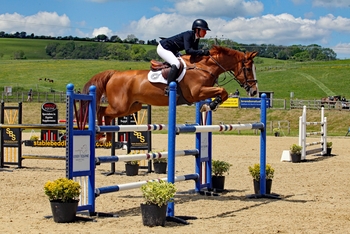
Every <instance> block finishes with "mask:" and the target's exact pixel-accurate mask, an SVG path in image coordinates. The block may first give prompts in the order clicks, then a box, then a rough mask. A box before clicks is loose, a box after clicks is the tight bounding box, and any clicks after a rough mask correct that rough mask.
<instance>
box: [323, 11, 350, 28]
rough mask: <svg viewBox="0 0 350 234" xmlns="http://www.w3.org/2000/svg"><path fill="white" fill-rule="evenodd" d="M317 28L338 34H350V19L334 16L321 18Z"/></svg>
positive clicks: (329, 15)
mask: <svg viewBox="0 0 350 234" xmlns="http://www.w3.org/2000/svg"><path fill="white" fill-rule="evenodd" d="M317 26H318V27H321V28H324V29H329V30H334V31H338V32H348V33H350V19H349V18H344V17H341V16H338V17H335V16H333V15H332V14H328V15H326V16H324V17H320V19H319V20H318V22H317Z"/></svg>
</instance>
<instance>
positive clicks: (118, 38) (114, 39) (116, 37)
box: [110, 35, 123, 43]
mask: <svg viewBox="0 0 350 234" xmlns="http://www.w3.org/2000/svg"><path fill="white" fill-rule="evenodd" d="M110 41H111V42H119V43H122V42H123V41H122V39H120V37H119V36H117V35H114V36H112V37H111V39H110Z"/></svg>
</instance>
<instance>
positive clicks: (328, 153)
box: [327, 148, 332, 156]
mask: <svg viewBox="0 0 350 234" xmlns="http://www.w3.org/2000/svg"><path fill="white" fill-rule="evenodd" d="M327 156H332V148H327Z"/></svg>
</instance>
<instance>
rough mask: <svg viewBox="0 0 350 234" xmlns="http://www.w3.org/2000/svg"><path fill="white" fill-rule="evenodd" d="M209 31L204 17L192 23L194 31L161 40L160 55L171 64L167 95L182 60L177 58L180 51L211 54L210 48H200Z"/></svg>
mask: <svg viewBox="0 0 350 234" xmlns="http://www.w3.org/2000/svg"><path fill="white" fill-rule="evenodd" d="M207 31H210V29H209V27H208V23H207V22H206V21H205V20H203V19H196V20H195V21H194V22H193V24H192V31H186V32H182V33H180V34H177V35H175V36H172V37H169V38H165V39H163V40H161V41H160V43H159V45H158V47H157V53H158V55H159V56H160V57H161V58H162V59H164V60H165V61H166V62H168V63H170V64H171V69H170V73H169V75H168V85H167V87H166V88H165V90H164V94H165V96H168V93H169V84H170V82H172V81H175V79H176V76H177V73H178V70H179V68H180V62H179V60H178V59H177V58H176V56H177V55H178V54H179V52H180V51H182V50H185V51H186V54H189V55H206V56H208V55H210V53H209V50H199V49H198V43H199V39H200V38H203V37H204V36H205V34H206V33H207Z"/></svg>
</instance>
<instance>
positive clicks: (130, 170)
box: [125, 164, 139, 176]
mask: <svg viewBox="0 0 350 234" xmlns="http://www.w3.org/2000/svg"><path fill="white" fill-rule="evenodd" d="M125 172H126V175H127V176H135V175H138V174H139V164H135V165H134V164H125Z"/></svg>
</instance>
